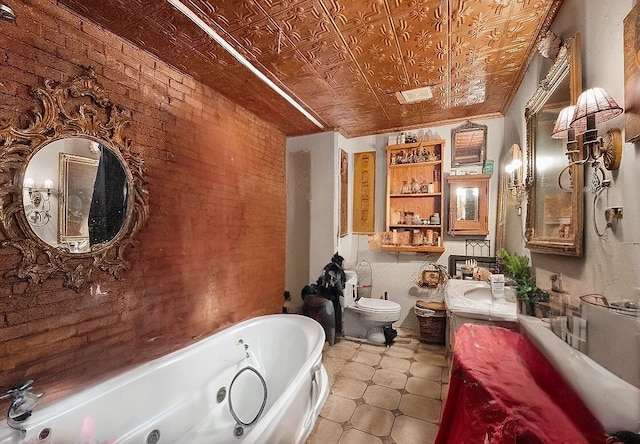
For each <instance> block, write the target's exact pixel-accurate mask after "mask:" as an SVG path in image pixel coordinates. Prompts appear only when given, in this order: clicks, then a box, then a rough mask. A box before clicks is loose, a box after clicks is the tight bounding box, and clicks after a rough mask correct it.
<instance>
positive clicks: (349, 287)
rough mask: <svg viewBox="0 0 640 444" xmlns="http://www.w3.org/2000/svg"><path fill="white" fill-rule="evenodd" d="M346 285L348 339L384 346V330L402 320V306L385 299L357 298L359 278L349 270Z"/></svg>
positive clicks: (345, 332) (342, 301)
mask: <svg viewBox="0 0 640 444" xmlns="http://www.w3.org/2000/svg"><path fill="white" fill-rule="evenodd" d="M345 274H346V278H347V281H346V285H345V288H344V291H343V295H344V296H343V297H341V298H340V305H341V306H342V331H343V335H344V337H345V338H347V339H355V340H357V341H363V342H370V343H373V344H384V343H385V336H384V331H383V328H384V327H386V326H387V325H391V324H393V323H394V322H396V321H398V320H399V319H400V304H398V303H396V302H393V301H388V300H385V299H372V298H368V297H361V298H360V299H359V300H356V299H357V289H358V276H357V274H356V272H355V271H351V270H346V271H345Z"/></svg>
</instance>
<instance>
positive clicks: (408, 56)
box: [59, 0, 562, 137]
mask: <svg viewBox="0 0 640 444" xmlns="http://www.w3.org/2000/svg"><path fill="white" fill-rule="evenodd" d="M182 2H183V3H184V5H185V6H187V7H188V8H189V9H190V10H191V11H193V12H194V13H195V14H197V16H198V17H199V18H201V19H202V20H203V21H204V22H205V23H207V24H208V25H209V26H211V28H213V30H214V31H216V32H217V33H218V34H220V35H221V36H222V37H223V38H224V39H225V40H226V41H227V42H229V43H230V44H231V45H233V47H234V48H236V49H237V50H238V51H239V52H240V53H241V54H242V55H244V57H245V58H247V59H248V60H249V61H250V62H252V63H253V64H254V65H255V66H256V67H257V68H258V69H259V70H260V71H262V72H263V73H264V74H265V75H267V77H269V78H270V79H271V80H273V81H274V82H275V83H276V84H277V85H278V86H280V87H281V88H282V89H283V90H285V91H286V92H288V93H289V94H290V95H291V96H292V97H294V98H295V99H296V100H297V101H298V102H299V103H300V104H301V105H303V107H304V108H306V109H307V110H308V111H309V112H310V113H311V114H312V115H313V116H315V117H316V118H317V120H319V121H320V122H321V123H322V124H323V126H324V127H325V129H334V128H336V129H338V130H339V131H341V132H342V134H343V135H345V136H346V137H354V136H361V135H366V134H374V133H383V132H392V131H396V130H399V129H402V128H416V127H426V126H431V125H436V124H441V123H445V122H453V121H459V120H466V119H471V118H479V117H486V116H499V115H501V114H502V113H504V112H505V111H506V109H507V107H508V105H509V103H510V101H511V99H512V98H513V96H514V94H515V92H516V90H517V88H518V87H519V85H520V81H521V79H522V76H523V75H524V71H525V69H526V66H527V64H528V61H529V59H530V57H531V55H532V53H533V51H534V50H535V48H536V44H537V41H538V39H539V36H540V35H541V34H543V33H544V32H545V31H546V30H547V29H548V28H549V25H550V24H551V21H552V20H553V19H554V18H555V15H556V13H557V10H558V8H559V7H560V4H561V3H562V0H475V1H474V0H301V1H296V0H241V1H238V0H218V1H211V0H182ZM59 3H61V4H63V5H65V6H67V7H69V8H71V9H72V10H74V11H76V12H77V13H78V14H80V15H82V16H85V17H86V18H88V19H90V20H92V21H94V22H96V23H99V24H101V25H102V26H104V27H105V28H106V29H108V30H110V31H112V32H114V33H115V34H118V35H119V36H121V37H123V38H125V39H127V40H129V41H131V42H133V43H134V44H135V45H137V46H139V47H141V48H143V49H145V50H147V51H149V52H151V53H153V54H155V55H156V56H157V57H159V58H160V59H162V60H164V61H166V62H167V63H170V64H171V65H173V66H175V67H176V68H178V69H180V70H181V71H183V72H185V73H188V74H189V75H191V76H193V77H194V78H195V79H197V80H199V81H201V82H202V83H204V84H206V85H208V86H210V87H212V88H213V89H215V90H217V91H219V92H220V93H222V94H224V95H225V96H227V97H229V98H230V99H231V100H233V101H235V102H237V103H239V104H241V105H242V106H244V107H245V108H247V109H248V110H250V111H252V112H254V113H256V114H257V115H259V116H260V117H262V118H264V119H266V120H268V121H270V122H272V123H273V124H275V125H276V126H278V127H279V128H280V129H281V130H282V131H283V132H284V133H285V134H287V135H289V136H292V135H300V134H309V133H313V132H317V131H319V129H318V128H317V127H316V126H315V125H314V124H313V123H311V122H310V121H309V120H307V119H306V118H305V117H304V116H303V115H302V114H301V113H300V112H299V111H297V110H295V109H294V108H293V107H292V106H291V105H290V104H288V103H286V102H285V101H284V100H283V99H282V98H281V97H280V96H278V95H277V94H276V93H274V92H272V91H271V90H270V89H269V88H268V87H267V86H266V85H264V84H263V83H262V82H260V81H259V80H258V79H257V77H256V76H255V75H254V74H253V73H251V72H250V71H248V70H247V69H246V68H245V67H243V66H242V65H240V63H239V62H237V61H236V60H235V59H233V58H232V57H231V56H230V55H229V54H228V53H227V52H226V51H225V50H224V49H222V48H221V47H220V45H218V44H217V43H215V42H214V41H213V40H212V39H211V38H210V37H209V36H208V35H207V34H206V33H205V32H204V31H202V30H201V29H200V28H198V27H197V26H196V25H194V24H193V23H192V22H191V21H190V20H189V19H188V18H187V17H186V16H184V15H183V14H182V13H181V12H179V11H178V10H177V9H175V8H174V7H173V6H172V5H171V4H169V3H168V2H167V0H109V1H101V2H96V1H95V0H59ZM423 86H429V87H430V88H431V91H432V94H433V97H432V98H431V99H429V100H427V101H423V102H418V103H413V104H404V105H401V104H400V103H399V102H398V99H397V98H396V95H395V93H396V92H398V91H402V90H408V89H413V88H418V87H423Z"/></svg>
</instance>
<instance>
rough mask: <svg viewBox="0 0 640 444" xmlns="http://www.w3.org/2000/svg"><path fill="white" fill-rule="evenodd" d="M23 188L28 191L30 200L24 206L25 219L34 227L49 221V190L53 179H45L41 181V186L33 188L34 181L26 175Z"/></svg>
mask: <svg viewBox="0 0 640 444" xmlns="http://www.w3.org/2000/svg"><path fill="white" fill-rule="evenodd" d="M22 186H23V189H26V190H27V192H28V193H29V201H30V202H31V204H30V205H28V206H27V207H26V208H25V214H26V215H27V220H28V221H29V223H30V224H31V225H32V226H34V227H43V226H45V225H47V224H48V223H49V220H50V219H51V213H50V210H51V203H50V199H51V192H52V190H53V189H54V188H53V181H52V180H51V179H46V180H45V181H44V182H43V183H42V188H35V181H34V180H33V179H32V178H30V177H27V178H26V179H25V180H24V182H23V184H22Z"/></svg>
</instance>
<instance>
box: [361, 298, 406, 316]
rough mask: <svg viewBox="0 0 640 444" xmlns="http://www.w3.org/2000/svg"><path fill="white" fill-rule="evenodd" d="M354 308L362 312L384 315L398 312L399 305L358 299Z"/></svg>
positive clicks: (382, 300)
mask: <svg viewBox="0 0 640 444" xmlns="http://www.w3.org/2000/svg"><path fill="white" fill-rule="evenodd" d="M355 305H356V307H357V308H358V309H360V310H362V311H368V312H375V313H386V312H394V311H399V310H400V304H397V303H396V302H393V301H389V300H384V299H370V298H360V299H359V300H357V301H356V304H355Z"/></svg>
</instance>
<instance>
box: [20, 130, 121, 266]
mask: <svg viewBox="0 0 640 444" xmlns="http://www.w3.org/2000/svg"><path fill="white" fill-rule="evenodd" d="M24 176H25V177H24V180H23V188H22V199H23V205H24V212H25V216H26V218H27V222H28V223H29V226H30V228H31V229H32V230H33V232H34V233H35V235H36V236H38V238H40V240H42V241H43V242H45V243H46V244H47V245H50V246H52V247H60V248H63V249H65V248H66V249H67V250H68V251H69V252H70V253H85V252H88V251H92V250H97V249H100V248H101V247H103V246H104V245H105V243H107V242H109V241H111V240H113V239H114V238H115V237H116V236H117V234H118V233H119V232H120V230H121V229H122V226H123V223H124V221H125V216H126V214H127V203H128V195H129V180H128V177H127V173H126V169H125V167H124V166H123V163H122V161H121V160H120V159H119V158H118V156H117V154H116V152H115V151H114V150H113V149H112V148H110V147H109V146H107V142H105V141H102V140H100V141H96V140H92V139H87V138H82V137H66V138H63V139H58V140H55V141H53V142H50V143H48V144H46V145H45V146H43V147H42V148H40V149H39V150H38V151H37V152H36V153H35V154H34V155H33V157H32V158H31V160H29V163H28V165H27V168H26V170H25V174H24Z"/></svg>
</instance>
